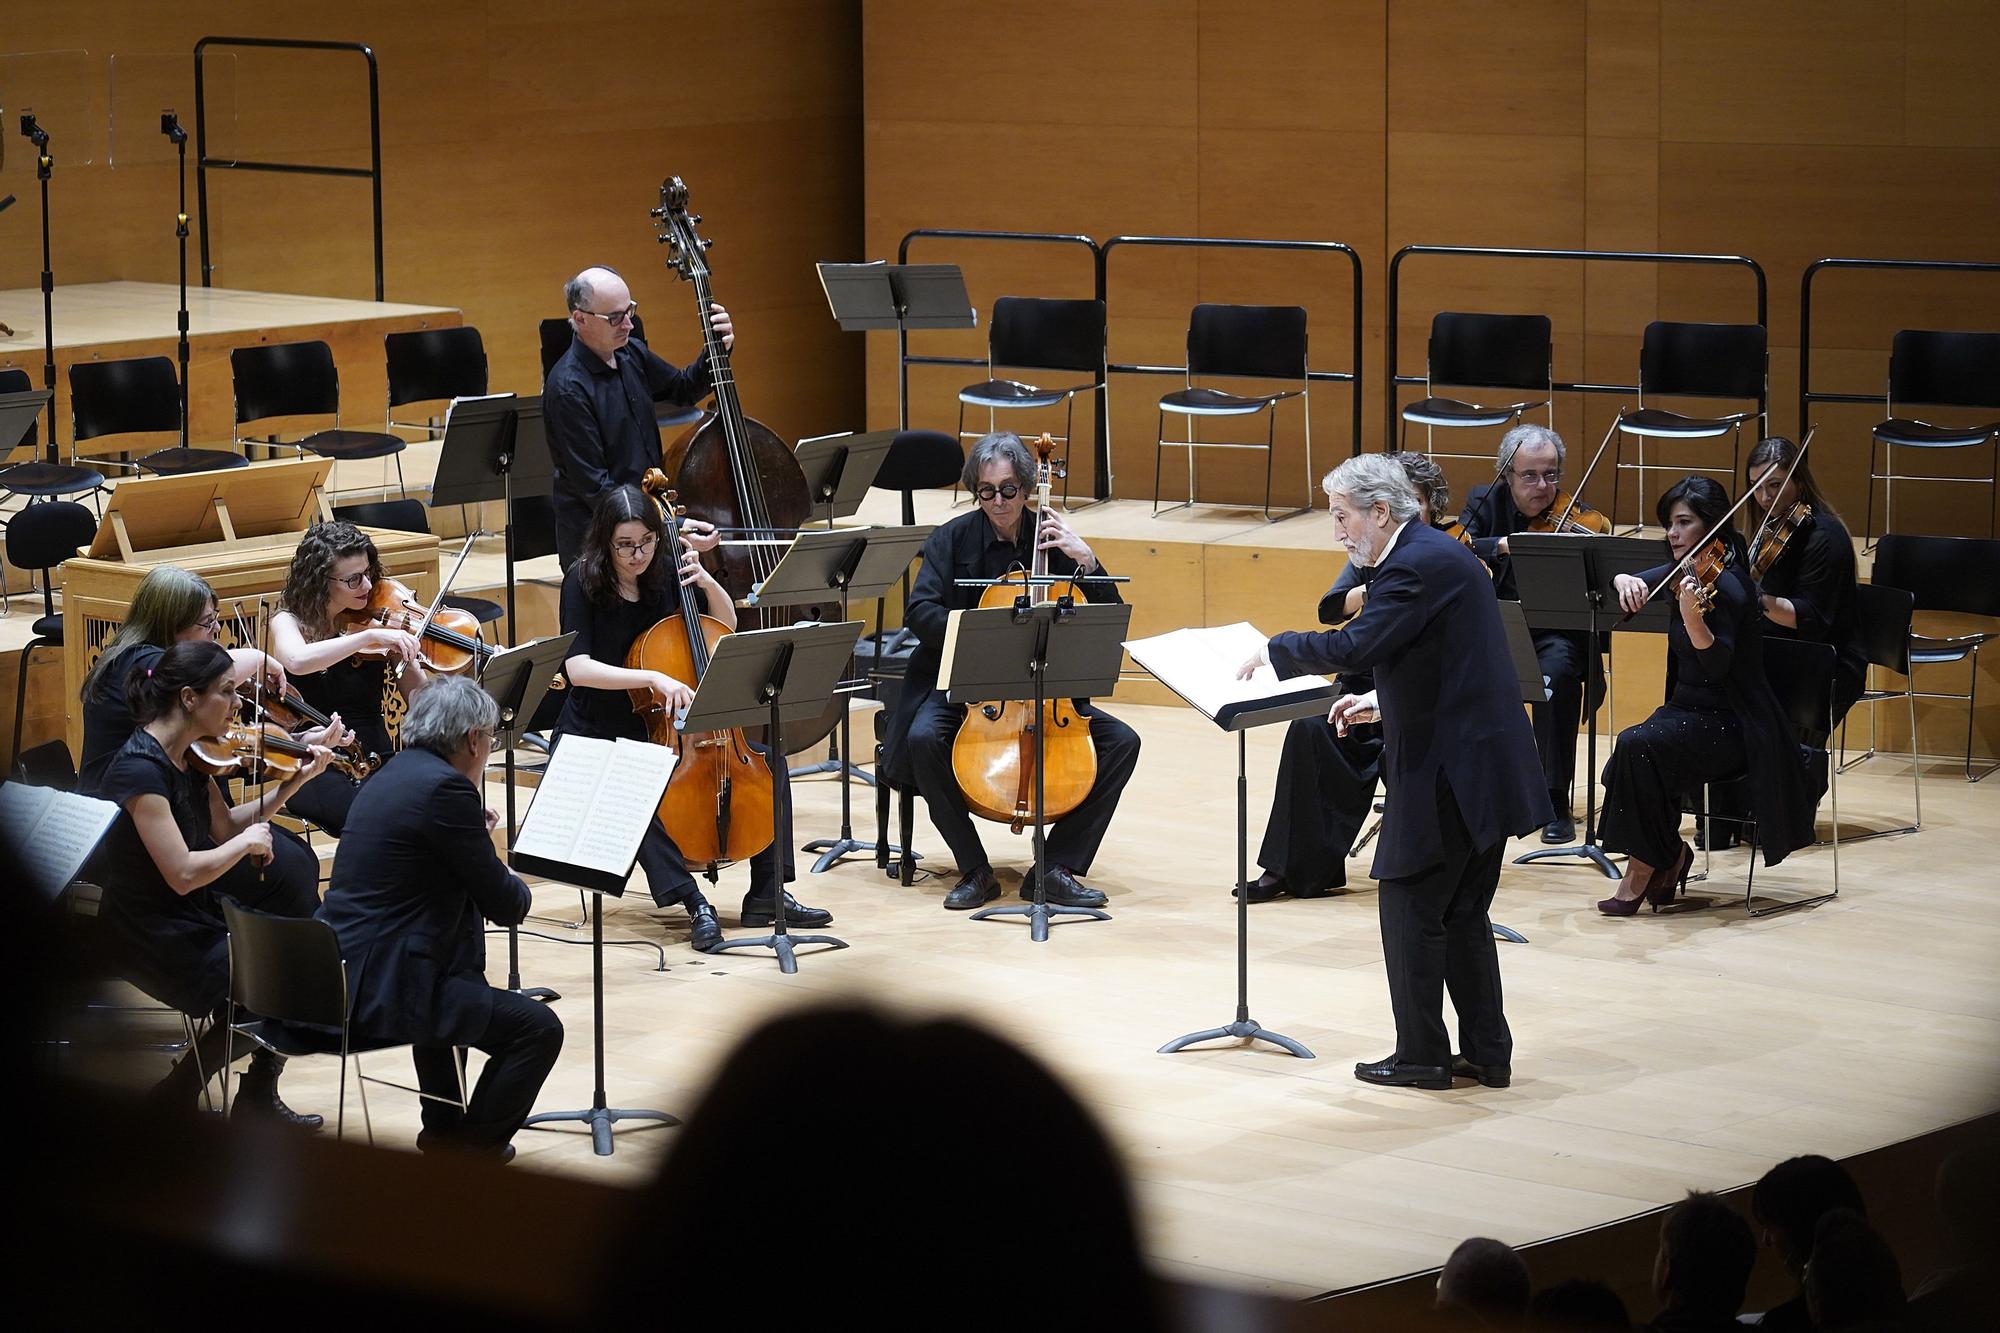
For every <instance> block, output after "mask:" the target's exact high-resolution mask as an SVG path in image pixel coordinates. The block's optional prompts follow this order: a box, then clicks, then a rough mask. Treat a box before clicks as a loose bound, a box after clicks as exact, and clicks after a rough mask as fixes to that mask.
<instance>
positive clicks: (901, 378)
mask: <svg viewBox="0 0 2000 1333" xmlns="http://www.w3.org/2000/svg"><path fill="white" fill-rule="evenodd" d="M921 239H932V240H957V241H1003V242H1026V243H1029V244H1034V245H1080V246H1082V247H1083V248H1084V249H1086V250H1088V251H1090V272H1091V284H1092V291H1093V294H1094V295H1095V297H1096V298H1097V299H1098V300H1100V301H1102V300H1103V299H1104V252H1103V251H1102V250H1101V249H1099V248H1098V245H1097V242H1096V241H1094V240H1092V239H1091V238H1090V237H1088V236H1085V235H1083V234H1082V233H1081V232H1056V231H979V230H968V229H964V228H959V227H919V228H917V229H916V230H915V231H911V232H905V233H904V235H903V239H902V242H901V243H900V244H899V245H897V247H896V262H897V263H898V264H907V263H909V262H910V242H911V241H915V240H921ZM985 364H986V362H985V360H984V359H983V358H979V357H970V356H911V355H910V331H909V330H908V329H906V328H901V327H898V328H897V330H896V398H897V417H896V422H897V424H898V425H899V426H901V427H903V428H904V429H908V428H909V425H910V376H909V368H910V367H911V366H983V365H985ZM1093 382H1094V383H1095V384H1096V386H1097V392H1095V393H1093V394H1092V395H1091V397H1092V398H1095V399H1096V400H1097V403H1096V406H1095V408H1094V415H1093V416H1092V418H1091V420H1092V423H1093V425H1094V426H1095V427H1096V430H1095V434H1096V437H1097V439H1096V446H1095V449H1094V450H1093V453H1092V456H1091V461H1092V464H1093V467H1092V469H1091V470H1092V472H1093V473H1094V475H1093V476H1092V477H1091V479H1090V495H1091V498H1092V499H1093V500H1105V499H1109V498H1110V495H1111V414H1110V406H1109V404H1108V403H1107V402H1106V401H1105V400H1106V399H1107V398H1108V397H1109V392H1108V390H1107V389H1106V388H1105V383H1104V377H1103V376H1102V375H1099V376H1097V377H1095V378H1094V380H1093Z"/></svg>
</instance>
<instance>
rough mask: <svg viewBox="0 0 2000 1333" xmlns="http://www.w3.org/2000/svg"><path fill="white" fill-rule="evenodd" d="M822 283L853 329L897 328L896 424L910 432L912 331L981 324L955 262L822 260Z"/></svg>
mask: <svg viewBox="0 0 2000 1333" xmlns="http://www.w3.org/2000/svg"><path fill="white" fill-rule="evenodd" d="M819 284H820V287H821V289H822V290H824V291H825V292H826V303H827V306H828V307H829V308H830V309H831V310H832V311H833V317H834V318H835V319H836V320H838V321H840V327H841V328H843V329H846V330H848V331H849V332H850V333H852V332H857V331H866V330H869V329H894V330H896V401H897V403H898V404H900V406H899V407H898V409H897V411H898V417H897V424H898V425H899V426H901V427H902V428H903V429H904V430H908V429H909V426H910V421H909V416H908V412H909V404H910V395H909V385H908V378H909V374H910V368H909V360H908V358H909V351H910V330H911V329H969V328H974V327H976V326H977V325H978V323H979V317H978V316H977V315H975V314H974V313H973V311H972V298H970V297H969V296H967V295H966V294H965V274H964V273H963V272H962V271H961V270H960V269H959V267H958V265H956V264H885V263H881V262H879V261H878V262H876V263H872V264H821V265H820V266H819Z"/></svg>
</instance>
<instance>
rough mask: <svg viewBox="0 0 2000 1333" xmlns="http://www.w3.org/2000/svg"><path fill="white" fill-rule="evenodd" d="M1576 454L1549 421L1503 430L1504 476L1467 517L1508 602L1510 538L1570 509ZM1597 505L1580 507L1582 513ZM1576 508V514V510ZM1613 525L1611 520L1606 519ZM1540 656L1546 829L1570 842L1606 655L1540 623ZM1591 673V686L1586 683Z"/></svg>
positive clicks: (1550, 837) (1549, 525) (1511, 592)
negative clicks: (1570, 463)
mask: <svg viewBox="0 0 2000 1333" xmlns="http://www.w3.org/2000/svg"><path fill="white" fill-rule="evenodd" d="M1567 453H1568V450H1567V448H1566V447H1565V446H1564V444H1563V441H1562V436H1560V435H1558V434H1556V433H1555V432H1554V431H1552V430H1550V429H1549V428H1548V427H1547V426H1534V425H1526V424H1523V425H1519V426H1516V427H1514V428H1513V429H1512V430H1510V431H1508V432H1507V433H1506V434H1505V435H1503V436H1501V437H1500V451H1499V455H1498V459H1497V466H1496V467H1495V471H1496V472H1497V474H1498V477H1497V479H1496V480H1494V481H1492V482H1490V483H1488V484H1487V485H1485V486H1479V487H1475V488H1474V489H1473V492H1472V494H1471V495H1470V496H1469V497H1467V499H1466V502H1465V512H1464V513H1463V514H1461V515H1459V522H1460V523H1461V524H1462V525H1463V526H1464V530H1465V533H1466V534H1467V536H1469V537H1470V538H1471V541H1470V543H1469V544H1470V545H1471V547H1472V552H1473V554H1474V555H1476V556H1478V557H1479V558H1480V559H1481V560H1483V561H1485V562H1486V563H1487V565H1488V566H1489V567H1491V569H1492V570H1493V592H1494V594H1495V595H1496V596H1497V597H1499V598H1500V599H1501V600H1503V601H1513V600H1516V599H1517V598H1518V596H1519V594H1518V593H1517V592H1516V591H1515V588H1514V567H1513V564H1512V562H1511V560H1510V559H1509V557H1508V552H1507V539H1508V538H1509V537H1511V536H1513V535H1514V534H1515V533H1519V532H1529V531H1552V530H1553V525H1554V524H1555V522H1556V521H1557V519H1558V518H1560V517H1561V515H1562V514H1563V511H1564V510H1565V509H1567V508H1569V504H1570V497H1569V496H1568V495H1566V494H1564V493H1563V491H1562V475H1563V461H1564V458H1565V457H1566V455H1567ZM1585 513H1588V514H1589V515H1590V516H1591V518H1592V519H1594V520H1596V519H1601V517H1602V516H1601V515H1598V514H1597V513H1596V511H1594V510H1588V511H1586V510H1585V509H1584V507H1583V506H1582V505H1578V506H1576V509H1575V515H1582V514H1585ZM1575 515H1573V517H1574V516H1575ZM1602 526H1603V527H1604V530H1606V531H1608V530H1609V525H1608V524H1603V525H1602ZM1534 640H1535V657H1536V658H1537V660H1539V661H1540V663H1541V667H1542V675H1543V677H1544V678H1545V679H1546V680H1547V681H1548V689H1549V698H1548V702H1547V703H1539V704H1535V705H1534V706H1533V708H1532V709H1531V710H1530V711H1531V713H1532V716H1533V718H1534V723H1535V753H1536V754H1538V755H1540V756H1541V760H1542V778H1543V780H1544V781H1545V782H1546V783H1547V784H1548V791H1549V805H1550V807H1551V808H1552V809H1553V810H1554V812H1555V817H1554V818H1553V819H1551V820H1550V821H1549V823H1548V825H1547V827H1545V828H1544V829H1543V830H1542V841H1543V842H1546V843H1557V844H1560V843H1567V842H1570V841H1571V840H1572V839H1574V838H1575V836H1576V821H1575V819H1574V818H1572V816H1571V812H1570V784H1571V781H1572V779H1573V778H1574V777H1575V776H1576V730H1577V727H1578V725H1579V724H1580V722H1581V720H1582V715H1583V706H1584V703H1585V696H1586V693H1587V694H1588V701H1589V704H1590V712H1591V713H1592V714H1593V715H1595V714H1596V712H1597V705H1598V704H1599V702H1600V701H1601V700H1602V699H1603V697H1604V660H1603V657H1602V655H1601V653H1600V652H1599V650H1598V647H1597V645H1595V644H1593V643H1591V642H1590V636H1589V635H1588V634H1580V633H1573V632H1570V631H1567V630H1536V631H1535V632H1534ZM1586 677H1588V680H1589V689H1588V691H1586V690H1585V687H1584V682H1585V678H1586Z"/></svg>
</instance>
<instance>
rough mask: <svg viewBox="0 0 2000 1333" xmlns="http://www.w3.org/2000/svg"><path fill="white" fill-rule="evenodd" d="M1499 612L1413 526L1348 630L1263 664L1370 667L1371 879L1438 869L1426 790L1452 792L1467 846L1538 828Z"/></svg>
mask: <svg viewBox="0 0 2000 1333" xmlns="http://www.w3.org/2000/svg"><path fill="white" fill-rule="evenodd" d="M1510 660H1511V659H1510V658H1509V656H1508V653H1507V640H1506V635H1505V632H1504V631H1503V630H1502V629H1501V626H1500V608H1499V606H1498V604H1497V603H1496V602H1495V601H1494V599H1493V586H1492V581H1491V580H1490V579H1489V577H1488V576H1487V573H1486V567H1485V566H1484V565H1482V564H1480V563H1479V561H1478V559H1477V558H1476V557H1475V556H1474V555H1473V554H1472V552H1470V551H1468V550H1467V549H1466V548H1465V547H1464V545H1463V544H1461V543H1460V542H1458V541H1457V540H1455V539H1453V538H1451V537H1447V536H1445V535H1444V534H1443V533H1441V532H1439V531H1437V530H1436V529H1434V528H1432V527H1429V526H1428V525H1426V524H1425V523H1424V522H1423V521H1422V520H1420V519H1412V520H1411V521H1410V522H1409V523H1407V524H1405V525H1404V527H1403V530H1402V533H1401V535H1400V536H1398V537H1397V538H1396V545H1395V549H1393V550H1391V551H1390V552H1389V555H1388V558H1387V559H1385V560H1384V561H1382V562H1381V564H1380V565H1379V566H1377V567H1376V569H1375V571H1374V573H1373V574H1372V575H1371V576H1370V577H1369V580H1368V602H1367V605H1365V606H1363V607H1362V608H1361V614H1360V615H1357V616H1356V617H1354V619H1353V620H1351V621H1349V622H1348V624H1347V626H1346V628H1344V629H1336V630H1323V631H1319V632H1316V633H1286V634H1279V635H1277V636H1276V637H1274V638H1273V639H1272V640H1271V664H1272V665H1273V666H1274V667H1276V668H1277V672H1278V674H1279V675H1280V676H1282V677H1290V676H1297V675H1303V674H1305V673H1306V672H1322V673H1324V672H1336V671H1337V672H1353V671H1370V670H1372V671H1373V672H1374V673H1375V689H1376V691H1377V694H1378V697H1379V699H1380V701H1381V705H1382V731H1383V734H1384V735H1385V737H1386V738H1387V744H1386V746H1385V748H1384V750H1383V755H1382V777H1383V781H1384V782H1385V783H1386V784H1387V785H1388V788H1389V792H1390V799H1389V803H1388V806H1387V808H1386V811H1385V813H1384V815H1383V817H1382V836H1381V839H1380V841H1379V843H1378V844H1377V849H1376V852H1375V864H1374V867H1373V869H1372V870H1371V871H1370V874H1372V875H1373V876H1374V877H1375V878H1376V879H1378V880H1384V879H1408V878H1411V877H1413V876H1415V875H1418V874H1421V873H1422V872H1424V871H1426V870H1429V869H1431V868H1432V867H1434V866H1436V865H1437V863H1438V849H1439V848H1440V847H1441V846H1442V845H1443V839H1442V836H1441V834H1440V832H1439V829H1438V823H1437V802H1436V800H1435V799H1434V794H1435V792H1436V791H1437V783H1438V780H1439V778H1440V777H1442V778H1443V780H1444V781H1445V782H1446V783H1447V784H1449V786H1450V788H1451V793H1452V796H1453V797H1454V799H1455V800H1456V801H1457V803H1458V808H1459V812H1460V814H1462V815H1463V816H1464V818H1465V825H1466V829H1467V831H1468V832H1470V833H1471V835H1472V845H1473V846H1474V847H1475V848H1485V847H1489V846H1491V845H1492V844H1494V843H1496V842H1499V841H1500V840H1501V839H1503V838H1506V837H1509V836H1512V835H1514V834H1520V833H1526V832H1528V831H1529V830H1530V829H1535V828H1539V827H1541V826H1542V825H1543V824H1546V823H1548V822H1549V819H1550V817H1551V812H1550V809H1549V795H1548V792H1547V790H1546V789H1545V788H1546V785H1547V784H1546V783H1545V782H1544V781H1543V779H1542V766H1541V761H1540V760H1539V759H1537V758H1536V757H1535V737H1534V732H1533V731H1532V730H1531V729H1530V728H1529V726H1528V718H1527V714H1526V713H1525V712H1523V711H1522V708H1521V698H1520V691H1519V686H1518V685H1517V683H1516V682H1515V680H1514V673H1513V670H1512V668H1511V667H1510V666H1509V665H1508V663H1509V661H1510Z"/></svg>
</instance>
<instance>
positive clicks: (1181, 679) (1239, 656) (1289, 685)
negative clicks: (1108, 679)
mask: <svg viewBox="0 0 2000 1333" xmlns="http://www.w3.org/2000/svg"><path fill="white" fill-rule="evenodd" d="M1270 637H1271V636H1270V635H1268V634H1266V633H1264V632H1263V631H1262V630H1260V629H1258V628H1257V627H1256V626H1255V625H1252V624H1250V623H1249V622H1248V621H1243V620H1239V621H1237V622H1236V623H1235V624H1233V625H1217V626H1213V627H1211V628H1208V629H1196V628H1190V629H1177V630H1174V631H1172V632H1171V633H1168V634H1156V635H1154V636H1153V637H1152V638H1150V639H1131V640H1128V641H1127V642H1126V644H1125V651H1126V652H1128V653H1130V654H1132V660H1133V661H1135V662H1137V663H1138V664H1139V665H1140V666H1142V667H1144V668H1145V669H1146V670H1147V671H1150V672H1151V673H1152V674H1153V676H1154V677H1155V678H1156V679H1157V680H1158V681H1159V682H1160V683H1161V684H1162V685H1165V686H1166V687H1167V688H1168V689H1170V690H1172V691H1173V692H1174V693H1175V694H1178V695H1179V696H1180V697H1181V698H1183V699H1185V700H1187V701H1188V703H1190V704H1192V705H1193V706H1194V707H1195V708H1196V709H1198V710H1199V711H1200V712H1201V713H1202V715H1203V716H1205V717H1207V718H1208V719H1210V720H1211V721H1213V722H1215V723H1216V724H1218V725H1220V726H1223V727H1227V726H1229V724H1230V723H1231V722H1233V721H1234V720H1235V719H1236V717H1237V716H1238V715H1239V714H1243V713H1252V712H1257V711H1259V710H1261V709H1264V708H1267V707H1270V706H1271V705H1273V704H1278V703H1291V702H1297V703H1304V702H1305V701H1307V700H1312V699H1318V700H1322V701H1323V702H1324V703H1325V704H1326V705H1327V706H1328V707H1329V708H1330V707H1332V705H1333V701H1334V700H1335V699H1338V698H1339V697H1340V691H1339V690H1338V689H1337V688H1336V687H1335V686H1334V684H1333V682H1332V681H1330V680H1328V679H1327V678H1326V677H1325V676H1312V675H1306V676H1294V677H1292V678H1291V679H1290V680H1280V679H1278V673H1277V672H1276V671H1274V670H1273V669H1272V668H1270V667H1268V666H1263V667H1259V668H1257V671H1256V674H1254V675H1252V676H1251V677H1250V679H1248V680H1238V679H1237V678H1236V669H1237V668H1238V667H1240V666H1241V665H1243V663H1244V662H1246V661H1248V660H1249V659H1250V658H1252V657H1254V656H1256V655H1257V654H1258V653H1259V652H1261V651H1262V650H1263V648H1264V645H1265V644H1266V643H1267V642H1269V641H1270Z"/></svg>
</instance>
